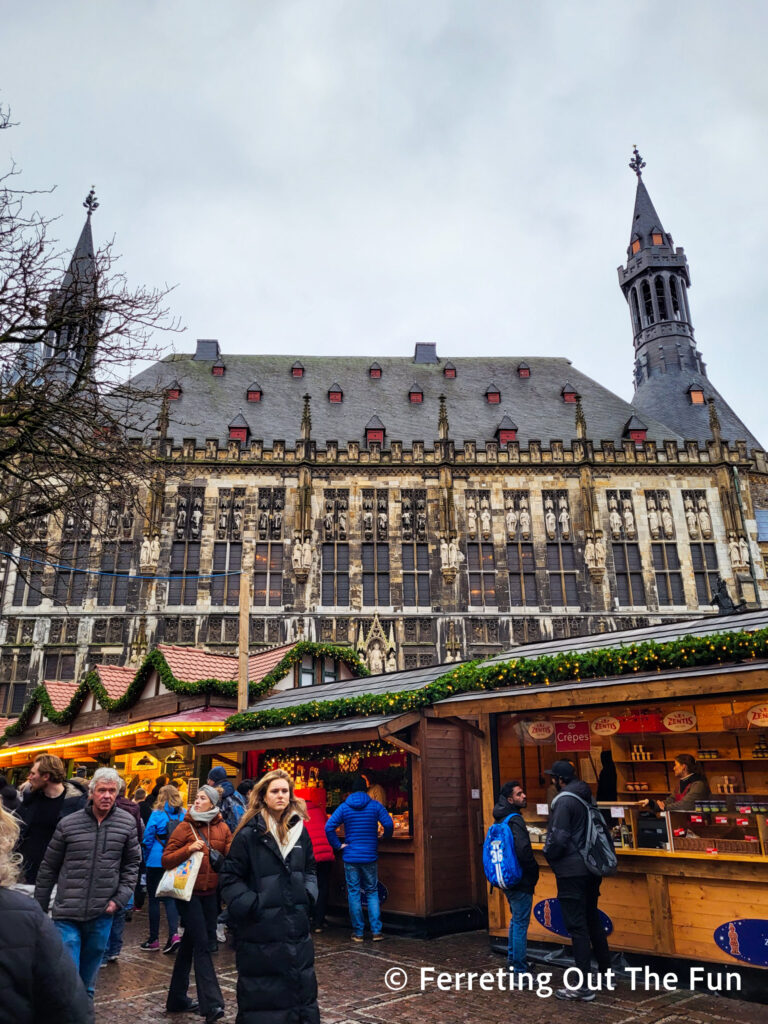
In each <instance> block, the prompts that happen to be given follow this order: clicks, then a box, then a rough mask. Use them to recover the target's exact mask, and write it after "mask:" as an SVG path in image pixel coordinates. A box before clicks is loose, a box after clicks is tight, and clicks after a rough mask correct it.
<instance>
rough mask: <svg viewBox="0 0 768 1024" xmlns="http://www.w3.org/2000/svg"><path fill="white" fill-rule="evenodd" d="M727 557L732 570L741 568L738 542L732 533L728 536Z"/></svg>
mask: <svg viewBox="0 0 768 1024" xmlns="http://www.w3.org/2000/svg"><path fill="white" fill-rule="evenodd" d="M728 555H729V557H730V559H731V565H732V566H733V567H734V569H738V568H740V567H741V564H742V563H741V549H740V547H739V542H738V541H737V540H736V535H735V534H733V533H730V534H728Z"/></svg>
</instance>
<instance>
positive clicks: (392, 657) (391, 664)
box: [387, 651, 397, 672]
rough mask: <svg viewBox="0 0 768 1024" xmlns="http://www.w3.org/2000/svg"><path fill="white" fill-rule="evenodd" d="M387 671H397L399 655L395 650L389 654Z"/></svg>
mask: <svg viewBox="0 0 768 1024" xmlns="http://www.w3.org/2000/svg"><path fill="white" fill-rule="evenodd" d="M387 672H397V655H396V654H395V652H394V651H390V652H389V654H387Z"/></svg>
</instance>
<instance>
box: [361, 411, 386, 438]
mask: <svg viewBox="0 0 768 1024" xmlns="http://www.w3.org/2000/svg"><path fill="white" fill-rule="evenodd" d="M365 443H366V444H368V445H370V444H372V443H374V444H381V445H383V444H384V424H383V423H382V422H381V420H380V419H379V417H378V416H371V418H370V419H369V420H368V422H367V423H366V425H365Z"/></svg>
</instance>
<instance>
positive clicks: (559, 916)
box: [533, 898, 613, 938]
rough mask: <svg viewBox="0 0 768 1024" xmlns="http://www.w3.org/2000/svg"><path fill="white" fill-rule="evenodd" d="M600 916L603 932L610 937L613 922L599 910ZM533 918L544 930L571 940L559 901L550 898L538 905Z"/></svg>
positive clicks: (534, 909)
mask: <svg viewBox="0 0 768 1024" xmlns="http://www.w3.org/2000/svg"><path fill="white" fill-rule="evenodd" d="M598 914H599V915H600V922H601V924H602V926H603V931H604V932H605V934H606V935H610V934H611V932H612V931H613V921H612V920H611V919H610V917H608V915H607V914H604V913H603V912H602V910H598ZM533 916H534V917H535V918H536V920H537V921H538V922H539V924H540V925H541V926H542V928H546V929H547V931H550V932H554V933H555V935H562V936H563V937H564V938H570V933H569V931H568V929H567V928H566V927H565V922H564V921H563V912H562V910H561V909H560V901H559V900H557V899H553V898H550V899H548V900H542V901H541V902H540V903H537V904H536V906H535V907H534V908H533Z"/></svg>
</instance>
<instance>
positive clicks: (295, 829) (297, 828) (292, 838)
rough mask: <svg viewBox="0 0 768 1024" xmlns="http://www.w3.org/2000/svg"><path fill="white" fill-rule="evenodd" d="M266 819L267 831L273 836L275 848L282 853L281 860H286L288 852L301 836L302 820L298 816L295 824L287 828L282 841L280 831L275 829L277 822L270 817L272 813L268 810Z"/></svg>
mask: <svg viewBox="0 0 768 1024" xmlns="http://www.w3.org/2000/svg"><path fill="white" fill-rule="evenodd" d="M267 821H268V828H269V831H270V832H271V834H272V835H273V836H274V837H275V842H276V843H277V848H278V850H279V851H280V853H281V854H282V855H283V860H286V859H287V857H288V854H289V853H290V852H291V850H292V849H293V848H294V846H295V845H296V843H298V841H299V837H300V836H301V833H302V830H303V828H304V822H303V821H302V819H301V818H299V820H298V821H297V822H296V824H295V825H291V827H290V828H289V829H288V835H287V836H286V839H285V842H283V841H282V840H281V838H280V833H279V832H278V830H277V822H276V821H275V819H274V818H273V817H272V815H271V814H269V812H267Z"/></svg>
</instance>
